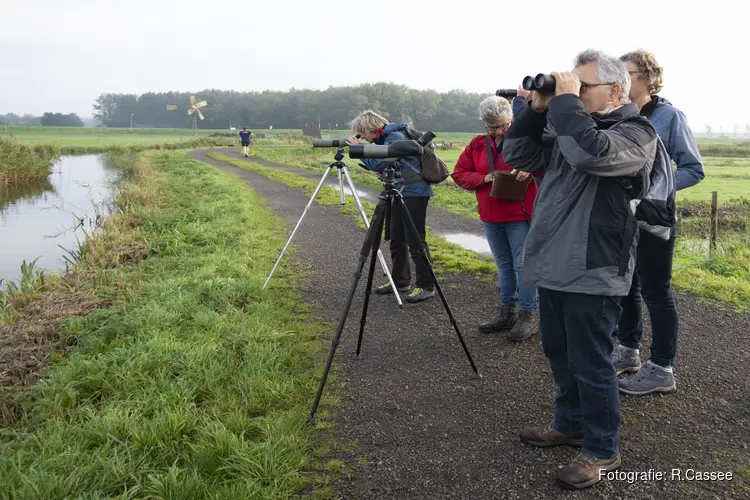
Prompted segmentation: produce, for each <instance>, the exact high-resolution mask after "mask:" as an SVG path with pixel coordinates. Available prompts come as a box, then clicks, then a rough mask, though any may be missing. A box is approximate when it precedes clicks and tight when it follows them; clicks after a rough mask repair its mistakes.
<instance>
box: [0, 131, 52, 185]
mask: <svg viewBox="0 0 750 500" xmlns="http://www.w3.org/2000/svg"><path fill="white" fill-rule="evenodd" d="M59 157H60V149H59V148H58V147H56V146H50V145H35V146H31V145H28V144H24V143H22V142H21V141H18V140H16V139H2V138H0V190H3V189H5V188H11V187H14V186H17V185H21V184H25V183H29V182H38V181H44V180H46V179H47V177H48V176H49V174H50V172H51V170H52V165H53V164H54V163H55V162H56V161H57V159H58V158H59Z"/></svg>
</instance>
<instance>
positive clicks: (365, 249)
mask: <svg viewBox="0 0 750 500" xmlns="http://www.w3.org/2000/svg"><path fill="white" fill-rule="evenodd" d="M383 209H384V207H383V206H382V204H378V206H377V207H375V218H378V217H382V215H381V214H382V212H383ZM375 235H376V233H375V231H374V226H370V229H368V231H367V236H365V242H364V244H363V245H362V250H361V252H360V254H359V262H358V263H357V270H356V271H354V276H353V279H352V284H351V286H350V288H349V297H348V298H347V300H346V306H345V307H344V310H343V311H341V317H340V318H339V325H338V327H337V328H336V334H335V335H334V337H333V341H332V342H331V352H330V353H329V354H328V361H327V362H326V367H325V370H324V371H323V377H322V378H321V379H320V385H319V386H318V393H317V394H316V395H315V401H314V402H313V405H312V408H311V409H310V416H309V417H308V422H312V421H313V420H315V413H316V412H317V409H318V405H319V404H320V397H321V396H322V395H323V388H324V386H325V383H326V380H327V379H328V372H329V371H330V370H331V364H332V363H333V356H334V354H335V353H336V348H337V347H338V345H339V342H340V339H341V333H342V332H343V331H344V324H345V323H346V317H347V315H348V314H349V309H350V308H351V307H352V301H353V300H354V293H355V292H356V291H357V284H358V283H359V279H360V278H361V277H362V269H363V268H364V267H365V261H367V256H368V255H369V254H370V250H371V249H372V247H373V239H374V238H375Z"/></svg>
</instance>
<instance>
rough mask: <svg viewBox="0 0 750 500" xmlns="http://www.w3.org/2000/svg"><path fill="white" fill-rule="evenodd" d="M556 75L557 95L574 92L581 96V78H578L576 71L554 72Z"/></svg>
mask: <svg viewBox="0 0 750 500" xmlns="http://www.w3.org/2000/svg"><path fill="white" fill-rule="evenodd" d="M552 76H554V77H555V82H556V83H557V85H556V86H555V95H563V94H573V95H575V96H579V95H580V94H581V80H579V79H578V75H576V74H575V73H570V72H565V73H557V72H554V73H552Z"/></svg>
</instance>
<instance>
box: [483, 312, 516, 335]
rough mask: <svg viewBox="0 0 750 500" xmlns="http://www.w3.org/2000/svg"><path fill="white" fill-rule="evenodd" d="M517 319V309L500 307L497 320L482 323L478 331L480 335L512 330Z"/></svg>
mask: <svg viewBox="0 0 750 500" xmlns="http://www.w3.org/2000/svg"><path fill="white" fill-rule="evenodd" d="M516 318H518V308H517V307H510V306H500V314H499V316H498V317H497V319H495V320H493V321H490V322H487V323H482V324H481V325H479V331H480V332H482V333H496V332H501V331H503V330H508V329H509V328H513V325H514V324H515V323H516Z"/></svg>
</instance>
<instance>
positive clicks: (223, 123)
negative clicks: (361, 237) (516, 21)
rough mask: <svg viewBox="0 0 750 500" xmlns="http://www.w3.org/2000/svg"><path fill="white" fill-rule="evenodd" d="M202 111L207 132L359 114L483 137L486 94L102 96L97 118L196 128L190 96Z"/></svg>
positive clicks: (344, 120)
mask: <svg viewBox="0 0 750 500" xmlns="http://www.w3.org/2000/svg"><path fill="white" fill-rule="evenodd" d="M191 95H194V96H195V99H196V102H200V101H204V100H205V101H207V106H206V107H203V108H201V113H202V114H203V116H204V119H203V120H199V124H198V127H199V128H202V129H228V128H230V127H237V128H239V127H242V126H246V127H248V128H250V129H268V128H270V127H273V128H276V129H302V128H304V127H305V124H307V123H308V122H309V121H312V122H314V123H315V124H316V125H317V124H320V127H321V129H327V128H331V129H346V128H348V123H349V122H350V121H351V120H352V118H354V117H355V116H356V115H357V113H359V112H360V111H362V110H364V109H373V110H375V111H376V112H379V113H381V114H382V115H384V116H386V117H387V118H388V119H389V120H391V121H403V122H407V123H410V124H412V126H414V127H415V128H417V129H420V130H428V129H429V130H435V131H441V132H482V131H483V128H482V123H481V122H480V120H479V114H478V111H477V106H478V105H479V102H480V101H481V100H482V99H484V98H485V97H486V96H487V95H490V93H487V94H479V93H469V92H464V91H462V90H451V91H450V92H443V93H439V92H436V91H434V90H416V89H411V88H409V87H406V86H404V85H397V84H393V83H375V84H363V85H358V86H355V87H330V88H328V89H326V90H299V89H291V90H289V91H286V92H284V91H271V90H266V91H262V92H237V91H227V90H216V89H208V90H203V91H200V92H196V93H193V94H191V93H189V92H149V93H145V94H141V95H136V94H111V93H108V94H101V95H100V96H99V97H98V98H97V100H96V102H95V104H94V110H95V112H94V118H96V119H97V120H99V121H100V122H101V123H102V124H103V125H104V126H107V127H129V126H130V123H131V115H132V120H133V123H134V124H135V126H137V127H142V128H159V127H169V128H185V127H191V126H192V117H191V116H189V115H188V114H187V111H188V110H189V109H190V106H191V103H190V96H191Z"/></svg>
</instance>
